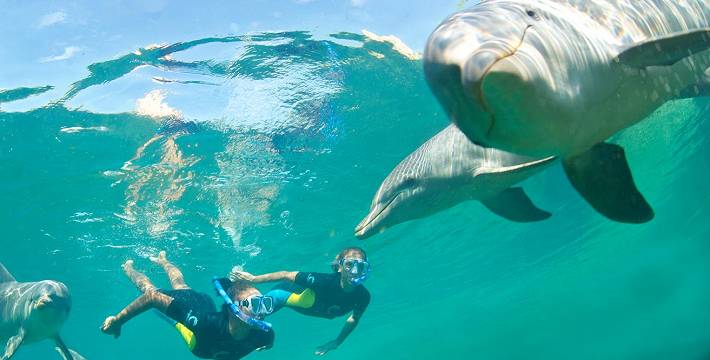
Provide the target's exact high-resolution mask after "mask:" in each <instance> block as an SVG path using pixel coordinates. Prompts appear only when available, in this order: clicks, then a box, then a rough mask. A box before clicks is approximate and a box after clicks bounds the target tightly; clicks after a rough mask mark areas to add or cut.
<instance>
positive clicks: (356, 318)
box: [316, 312, 362, 355]
mask: <svg viewBox="0 0 710 360" xmlns="http://www.w3.org/2000/svg"><path fill="white" fill-rule="evenodd" d="M360 316H362V314H361V313H360V314H356V313H355V312H353V314H352V315H350V317H348V319H347V320H346V321H345V325H344V326H343V329H342V330H340V334H338V338H337V339H335V340H332V341H329V342H327V343H325V344H323V345H321V346H319V347H318V348H317V349H316V355H325V354H326V353H327V352H329V351H331V350H335V349H337V348H338V346H340V344H342V343H343V341H345V339H346V338H347V337H348V336H349V335H350V333H352V332H353V330H355V328H356V327H357V324H358V323H359V322H360Z"/></svg>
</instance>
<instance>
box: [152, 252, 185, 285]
mask: <svg viewBox="0 0 710 360" xmlns="http://www.w3.org/2000/svg"><path fill="white" fill-rule="evenodd" d="M150 261H152V262H154V263H156V264H158V265H160V266H162V267H163V270H165V273H167V274H168V278H169V279H170V286H172V288H173V289H174V290H184V289H189V288H190V287H189V286H187V284H186V283H185V277H184V276H183V275H182V272H181V271H180V269H178V268H177V266H175V265H173V264H171V263H170V261H168V258H167V256H165V251H161V252H160V253H159V254H158V256H157V257H154V256H151V257H150Z"/></svg>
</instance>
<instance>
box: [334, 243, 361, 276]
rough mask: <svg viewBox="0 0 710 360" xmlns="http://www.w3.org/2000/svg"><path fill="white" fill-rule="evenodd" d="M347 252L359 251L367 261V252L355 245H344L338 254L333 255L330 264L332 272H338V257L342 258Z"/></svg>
mask: <svg viewBox="0 0 710 360" xmlns="http://www.w3.org/2000/svg"><path fill="white" fill-rule="evenodd" d="M349 252H357V253H360V255H362V258H363V259H365V261H367V253H366V252H365V250H363V249H362V248H359V247H357V246H351V247H346V248H345V249H343V250H340V253H338V255H335V260H333V263H332V264H331V265H330V267H331V269H333V272H338V263H339V262H340V259H342V258H343V256H345V254H347V253H349Z"/></svg>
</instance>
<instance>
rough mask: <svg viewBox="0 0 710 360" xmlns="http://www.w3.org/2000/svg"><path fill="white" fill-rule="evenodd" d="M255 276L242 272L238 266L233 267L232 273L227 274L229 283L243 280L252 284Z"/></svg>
mask: <svg viewBox="0 0 710 360" xmlns="http://www.w3.org/2000/svg"><path fill="white" fill-rule="evenodd" d="M254 278H255V276H254V275H252V274H250V273H248V272H246V271H242V269H241V267H240V266H235V267H233V268H232V271H230V272H229V281H232V282H234V281H237V280H244V281H248V282H253V281H254Z"/></svg>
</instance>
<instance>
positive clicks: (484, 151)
mask: <svg viewBox="0 0 710 360" xmlns="http://www.w3.org/2000/svg"><path fill="white" fill-rule="evenodd" d="M554 159H555V158H554V157H547V158H544V159H536V158H530V157H527V156H520V155H516V154H511V153H508V152H505V151H502V150H498V149H495V148H484V147H482V146H478V145H476V144H474V143H472V142H471V141H470V140H469V139H468V138H467V137H466V135H464V134H463V133H462V132H461V131H460V130H459V129H458V128H457V127H456V126H454V125H449V126H448V127H447V128H445V129H444V130H442V131H441V132H439V133H438V134H436V135H435V136H434V137H432V138H431V139H429V140H428V141H427V142H425V143H424V144H423V145H422V146H420V147H419V148H418V149H417V150H416V151H414V152H413V153H411V154H410V155H409V156H407V157H406V158H405V159H404V160H402V162H400V163H399V165H397V166H396V167H395V168H394V170H392V172H391V173H390V174H389V175H388V176H387V178H385V180H384V181H383V182H382V185H380V188H379V190H377V193H376V194H375V197H374V199H373V200H372V205H371V207H370V213H369V214H368V215H367V216H366V217H365V218H364V219H363V220H362V221H361V222H360V224H359V225H358V226H357V227H356V228H355V236H357V237H359V238H362V239H364V238H368V237H370V236H372V235H374V234H377V233H379V232H381V231H383V230H384V229H386V228H388V227H391V226H393V225H396V224H399V223H402V222H405V221H409V220H413V219H418V218H423V217H426V216H429V215H432V214H435V213H437V212H439V211H442V210H445V209H448V208H450V207H452V206H454V205H456V204H458V203H461V202H464V201H468V200H479V201H481V202H482V203H483V205H485V206H486V207H487V208H488V209H490V210H491V211H493V212H494V213H496V214H498V215H500V216H502V217H504V218H506V219H508V220H512V221H517V222H530V221H540V220H544V219H547V218H548V217H550V213H548V212H546V211H543V210H540V209H538V208H537V207H535V205H533V203H532V201H531V200H530V198H528V196H527V195H526V194H525V192H524V191H523V190H522V189H521V188H517V187H516V188H511V186H513V185H515V184H516V183H518V182H520V181H523V180H525V179H527V178H528V177H530V176H532V175H534V174H535V173H537V172H539V171H540V170H542V169H544V168H545V167H546V166H548V165H550V164H551V162H552V161H553V160H554Z"/></svg>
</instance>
